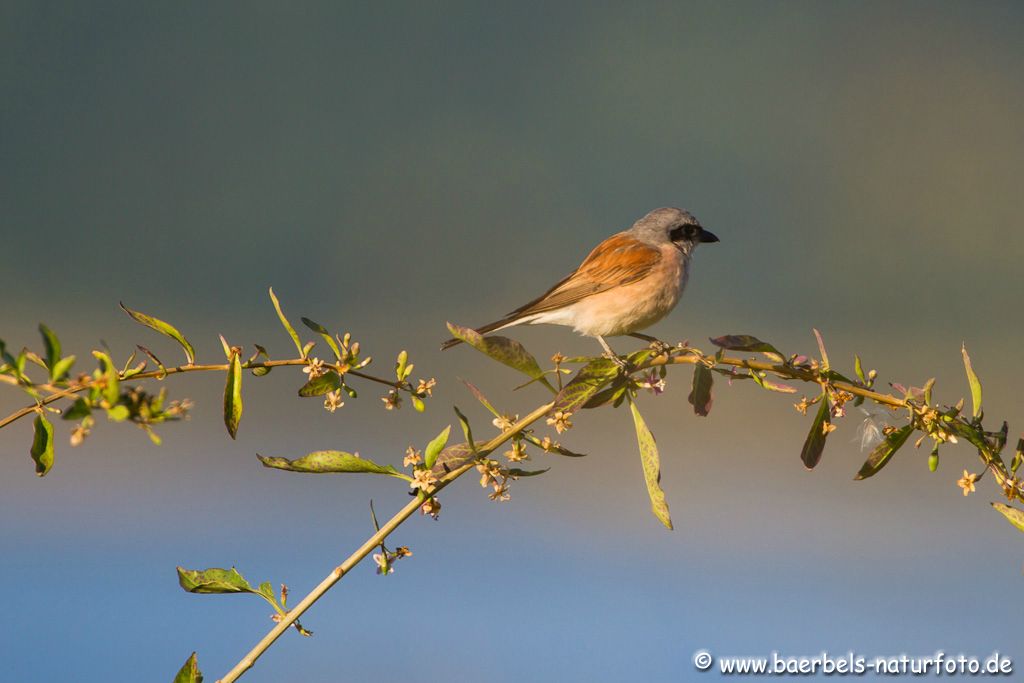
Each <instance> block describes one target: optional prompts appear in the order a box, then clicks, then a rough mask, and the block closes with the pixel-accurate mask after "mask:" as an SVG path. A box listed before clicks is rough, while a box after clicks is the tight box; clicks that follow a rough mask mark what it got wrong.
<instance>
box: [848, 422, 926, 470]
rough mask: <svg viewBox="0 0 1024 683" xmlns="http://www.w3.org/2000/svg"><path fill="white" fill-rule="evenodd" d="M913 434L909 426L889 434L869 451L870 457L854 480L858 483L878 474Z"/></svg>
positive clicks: (912, 429)
mask: <svg viewBox="0 0 1024 683" xmlns="http://www.w3.org/2000/svg"><path fill="white" fill-rule="evenodd" d="M913 432H914V428H913V427H912V426H911V425H906V426H903V427H900V428H899V429H897V430H896V431H894V432H889V434H888V435H887V436H886V437H885V439H884V440H883V441H882V443H880V444H878V445H877V446H875V449H874V450H873V451H871V455H869V456H868V459H867V460H865V461H864V464H863V465H861V468H860V471H859V472H857V476H856V477H854V479H855V480H858V481H859V480H861V479H867V478H868V477H873V476H875V475H876V474H878V471H879V470H881V469H882V468H883V467H885V466H886V464H888V462H889V460H890V459H891V458H892V456H893V455H895V454H896V451H898V450H899V449H900V448H901V447H902V446H903V444H905V443H906V442H907V439H908V438H910V435H911V434H913Z"/></svg>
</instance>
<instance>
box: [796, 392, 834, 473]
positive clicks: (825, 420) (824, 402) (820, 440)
mask: <svg viewBox="0 0 1024 683" xmlns="http://www.w3.org/2000/svg"><path fill="white" fill-rule="evenodd" d="M819 404H820V405H819V406H818V413H817V414H816V415H815V416H814V422H812V423H811V431H810V432H808V433H807V440H805V441H804V447H803V450H801V451H800V459H801V460H803V463H804V467H806V468H807V469H809V470H813V469H814V466H815V465H817V464H818V462H819V461H820V460H821V453H822V451H824V450H825V438H826V437H827V436H828V434H826V433H825V425H826V424H829V423H830V418H829V405H828V395H827V394H825V393H822V395H821V401H820V402H819Z"/></svg>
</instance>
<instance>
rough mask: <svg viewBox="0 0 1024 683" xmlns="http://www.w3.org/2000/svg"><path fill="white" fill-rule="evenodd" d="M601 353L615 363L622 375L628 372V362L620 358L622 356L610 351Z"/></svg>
mask: <svg viewBox="0 0 1024 683" xmlns="http://www.w3.org/2000/svg"><path fill="white" fill-rule="evenodd" d="M601 355H602V356H604V357H605V358H607V359H608V360H610V361H611V362H613V363H615V364H616V365H617V366H619V372H621V373H622V374H624V375H626V374H629V363H627V362H626V361H625V360H624V359H623V358H622V356H617V355H615V354H614V353H612V352H610V351H606V352H605V353H603V354H601Z"/></svg>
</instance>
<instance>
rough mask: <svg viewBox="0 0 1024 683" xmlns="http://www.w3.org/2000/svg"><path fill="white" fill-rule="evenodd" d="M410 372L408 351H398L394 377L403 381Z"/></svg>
mask: <svg viewBox="0 0 1024 683" xmlns="http://www.w3.org/2000/svg"><path fill="white" fill-rule="evenodd" d="M411 372H412V366H410V365H409V352H408V351H406V350H405V349H403V350H401V351H399V352H398V359H397V360H396V361H395V377H396V378H397V379H398V381H399V382H404V381H405V380H406V378H407V377H408V376H409V373H411Z"/></svg>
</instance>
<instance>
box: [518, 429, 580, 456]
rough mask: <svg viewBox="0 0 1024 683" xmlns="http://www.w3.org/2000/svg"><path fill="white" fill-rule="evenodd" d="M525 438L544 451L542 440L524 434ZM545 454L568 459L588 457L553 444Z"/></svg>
mask: <svg viewBox="0 0 1024 683" xmlns="http://www.w3.org/2000/svg"><path fill="white" fill-rule="evenodd" d="M523 438H524V439H526V440H527V441H529V442H530V443H532V444H533V445H534V446H536V447H537V448H540V449H541V450H543V449H544V442H543V441H541V440H540V439H538V438H537V437H536V436H534V435H533V434H523ZM545 452H546V453H556V454H558V455H564V456H566V457H568V458H585V457H587V454H586V453H576V452H574V451H570V450H569V449H568V448H564V447H562V446H557V445H555V444H554V443H552V444H551V445H550V446H548V450H547V451H545Z"/></svg>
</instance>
